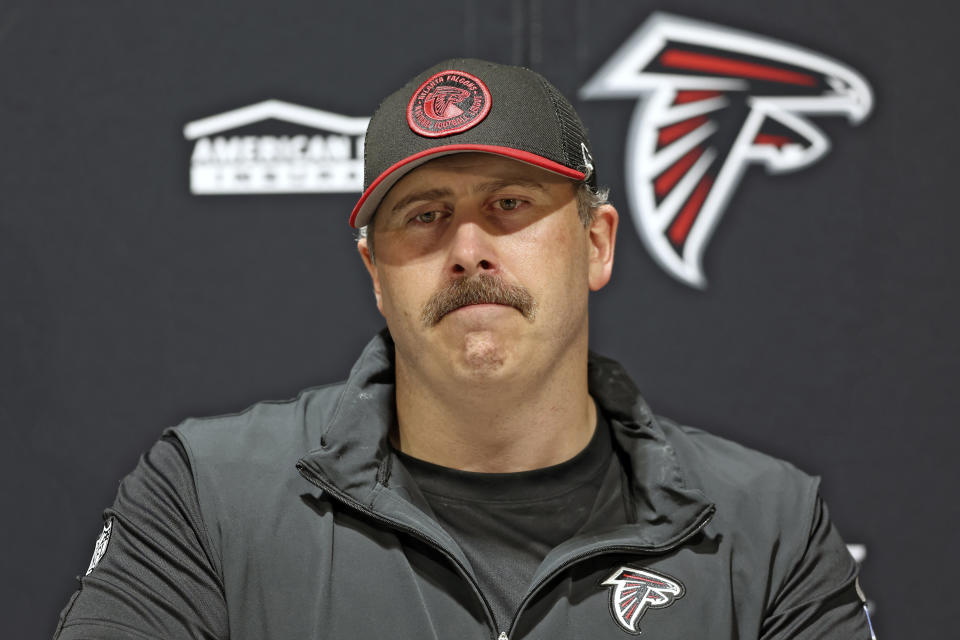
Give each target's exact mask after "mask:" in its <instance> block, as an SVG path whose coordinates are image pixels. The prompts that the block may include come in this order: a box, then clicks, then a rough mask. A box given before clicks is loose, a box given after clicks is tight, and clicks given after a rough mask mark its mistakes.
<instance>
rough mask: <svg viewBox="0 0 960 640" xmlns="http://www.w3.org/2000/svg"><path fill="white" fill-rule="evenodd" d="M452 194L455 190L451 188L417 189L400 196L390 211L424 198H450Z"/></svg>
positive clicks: (398, 209)
mask: <svg viewBox="0 0 960 640" xmlns="http://www.w3.org/2000/svg"><path fill="white" fill-rule="evenodd" d="M452 195H453V191H452V190H451V189H427V190H426V191H415V192H413V193H410V194H408V195H406V196H404V197H402V198H400V199H399V200H398V201H397V203H396V204H394V205H393V207H392V208H391V209H390V213H396V212H397V211H400V210H401V209H404V208H405V207H407V206H408V205H410V204H411V203H413V202H420V201H422V200H439V199H440V198H449V197H450V196H452Z"/></svg>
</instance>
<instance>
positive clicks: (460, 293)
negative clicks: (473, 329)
mask: <svg viewBox="0 0 960 640" xmlns="http://www.w3.org/2000/svg"><path fill="white" fill-rule="evenodd" d="M471 304H502V305H506V306H508V307H513V308H514V309H516V310H517V311H519V312H520V313H521V314H522V315H523V317H524V318H526V319H527V320H533V318H534V316H535V315H536V311H537V303H536V302H535V301H534V299H533V296H532V295H530V292H529V291H527V290H526V288H524V287H522V286H520V285H517V284H509V283H507V282H504V280H503V278H501V277H500V276H492V275H488V274H480V275H477V276H474V277H472V278H456V279H454V280H450V282H448V283H447V284H446V285H445V286H444V287H443V288H442V289H440V290H439V291H437V292H436V293H434V294H433V295H432V296H431V297H430V299H429V300H428V301H427V303H426V304H425V305H424V306H423V313H421V314H420V319H421V320H422V321H423V324H424V325H425V326H427V327H432V326H434V325H436V324H437V323H438V322H440V320H441V319H443V316H445V315H447V314H448V313H450V312H451V311H456V310H457V309H459V308H460V307H465V306H467V305H471Z"/></svg>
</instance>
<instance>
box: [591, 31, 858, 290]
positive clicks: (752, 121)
mask: <svg viewBox="0 0 960 640" xmlns="http://www.w3.org/2000/svg"><path fill="white" fill-rule="evenodd" d="M580 96H581V97H582V98H585V99H596V98H641V99H640V100H639V102H638V103H637V106H636V109H635V111H634V116H633V120H632V122H631V123H630V128H629V132H628V135H627V161H626V183H627V196H628V198H629V202H630V209H631V214H632V216H633V219H634V222H635V223H636V226H637V229H638V231H639V233H640V236H641V238H642V239H643V241H644V244H645V245H646V246H647V248H648V249H649V251H650V253H651V254H652V255H653V257H654V258H655V259H656V261H657V262H658V263H659V264H660V265H661V266H662V267H663V268H664V269H665V270H666V271H667V272H668V273H669V274H670V275H672V276H673V277H675V278H677V279H678V280H680V281H681V282H684V283H686V284H688V285H690V286H693V287H698V288H704V287H705V286H706V278H705V277H704V273H703V267H702V259H703V252H704V249H705V248H706V246H707V243H708V241H709V240H710V235H711V233H712V232H713V230H714V229H715V228H716V226H717V224H718V223H719V221H720V218H721V217H722V216H723V212H724V210H725V208H726V205H727V203H728V202H729V200H730V198H731V196H732V195H733V192H734V190H735V189H736V187H737V185H738V184H739V181H740V178H741V177H742V175H743V172H744V171H745V170H746V168H747V166H748V165H750V164H760V165H763V166H764V167H765V168H766V170H767V172H768V173H785V172H789V171H796V170H798V169H801V168H803V167H806V166H809V165H811V164H813V163H814V162H816V161H817V160H819V159H820V158H822V157H823V156H824V154H826V153H827V151H829V149H830V140H829V139H828V138H827V136H826V135H825V134H824V133H823V131H821V130H820V128H818V127H817V126H816V125H815V124H813V122H811V120H810V118H811V117H816V116H838V115H840V116H846V117H847V119H848V120H849V121H850V122H851V123H853V124H858V123H860V122H862V121H863V120H864V119H865V118H866V117H867V115H869V113H870V111H871V109H872V106H873V94H872V91H871V89H870V86H869V85H868V84H867V81H866V80H865V79H864V78H863V76H861V75H860V74H859V73H858V72H856V71H855V70H854V69H851V68H850V67H848V66H846V65H844V64H842V63H840V62H838V61H836V60H833V59H831V58H828V57H826V56H823V55H821V54H819V53H815V52H813V51H810V50H807V49H803V48H801V47H797V46H794V45H790V44H786V43H783V42H779V41H776V40H773V39H770V38H766V37H763V36H758V35H754V34H751V33H746V32H743V31H736V30H734V29H729V28H726V27H719V26H716V25H713V24H709V23H706V22H700V21H696V20H691V19H688V18H682V17H678V16H673V15H669V14H663V13H658V14H654V15H653V16H651V17H650V18H649V19H648V20H647V21H646V22H644V24H643V25H641V27H640V28H639V29H638V30H637V31H636V32H635V33H634V34H633V35H632V36H631V37H630V38H629V39H628V40H627V42H626V43H624V44H623V45H622V46H621V47H620V49H619V50H618V51H617V52H616V53H615V54H614V55H613V57H612V58H611V59H610V60H609V61H607V63H606V64H604V65H603V67H601V69H600V70H599V71H597V73H595V74H594V76H593V77H592V78H591V79H590V80H589V81H588V82H587V83H586V84H585V85H584V86H583V88H582V89H581V91H580Z"/></svg>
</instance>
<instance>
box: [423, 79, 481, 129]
mask: <svg viewBox="0 0 960 640" xmlns="http://www.w3.org/2000/svg"><path fill="white" fill-rule="evenodd" d="M489 112H490V90H489V89H487V85H485V84H483V81H482V80H480V78H478V77H477V76H475V75H472V74H470V73H467V72H465V71H456V70H454V69H450V70H448V71H441V72H440V73H436V74H434V75H432V76H430V77H429V78H427V80H426V82H424V83H423V84H421V85H420V87H419V88H417V90H416V91H414V92H413V96H412V97H411V98H410V104H409V105H407V123H408V124H409V125H410V128H411V129H413V131H414V133H418V134H420V135H421V136H427V137H428V138H439V137H441V136H449V135H452V134H454V133H460V132H462V131H466V130H467V129H469V128H471V127H474V126H476V125H478V124H480V122H481V121H482V120H483V119H484V118H485V117H487V113H489Z"/></svg>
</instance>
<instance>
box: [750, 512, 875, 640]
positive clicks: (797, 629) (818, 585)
mask: <svg viewBox="0 0 960 640" xmlns="http://www.w3.org/2000/svg"><path fill="white" fill-rule="evenodd" d="M788 638H789V639H790V640H814V639H816V640H871V638H873V639H874V640H875V636H874V635H873V630H872V628H871V625H870V619H869V614H868V613H867V610H866V607H865V603H864V600H863V598H862V593H861V592H860V588H859V585H858V584H857V565H856V562H855V561H854V560H853V557H852V556H851V555H850V553H849V552H848V551H847V548H846V545H845V544H844V543H843V540H842V539H841V538H840V534H839V533H838V532H837V530H836V528H835V527H834V526H833V524H832V523H831V522H830V517H829V515H828V513H827V507H826V505H825V504H824V502H823V499H822V498H821V497H820V496H819V495H817V497H816V504H815V506H814V509H813V520H812V522H811V526H810V535H809V538H808V541H807V546H806V548H805V549H803V550H802V552H801V553H800V554H799V557H798V558H797V561H796V562H795V564H794V565H793V567H792V568H791V571H790V573H789V574H788V575H787V576H786V578H785V579H784V580H783V581H782V583H781V588H780V591H779V593H778V594H777V595H776V597H775V599H774V601H773V604H772V607H771V608H770V610H769V611H768V612H767V614H766V616H765V617H764V620H763V625H762V628H761V640H787V639H788Z"/></svg>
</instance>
